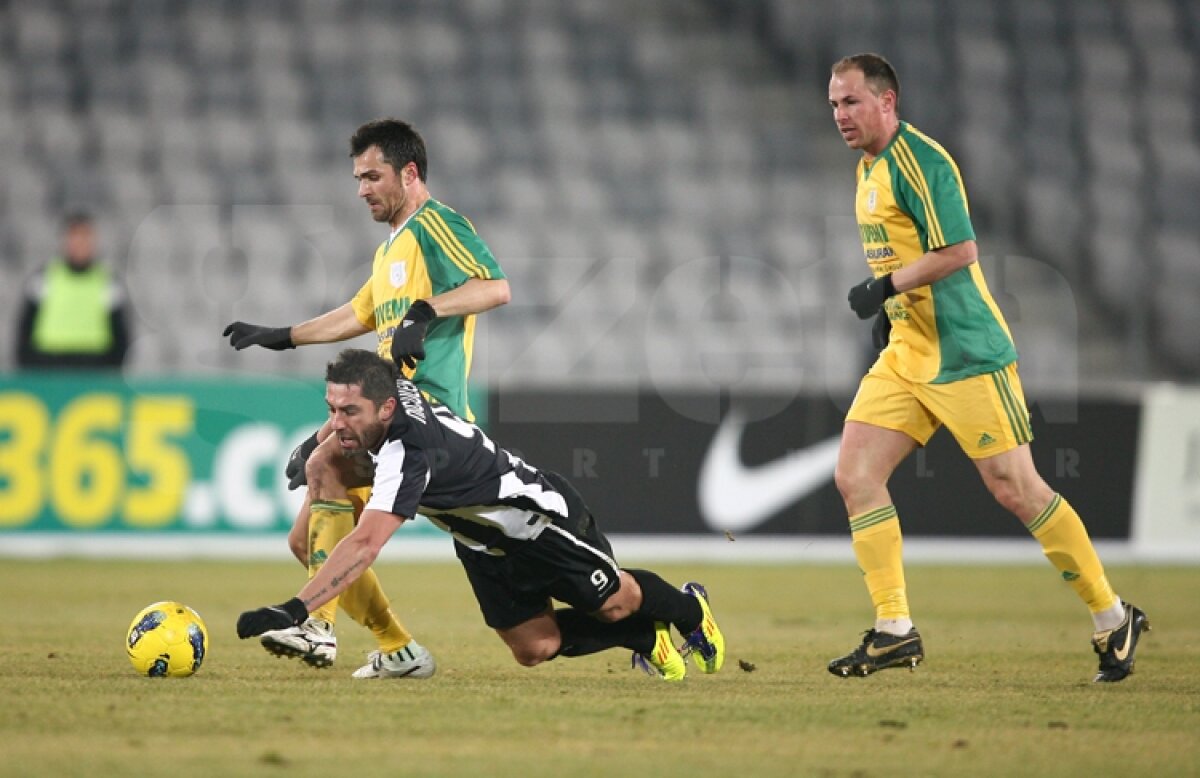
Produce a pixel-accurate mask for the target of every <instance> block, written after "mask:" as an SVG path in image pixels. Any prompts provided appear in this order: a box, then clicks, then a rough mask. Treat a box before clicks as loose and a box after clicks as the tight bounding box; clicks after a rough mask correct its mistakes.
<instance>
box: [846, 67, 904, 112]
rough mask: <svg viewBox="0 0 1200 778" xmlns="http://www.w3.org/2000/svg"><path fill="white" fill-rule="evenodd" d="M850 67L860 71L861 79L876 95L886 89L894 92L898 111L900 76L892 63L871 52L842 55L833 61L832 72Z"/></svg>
mask: <svg viewBox="0 0 1200 778" xmlns="http://www.w3.org/2000/svg"><path fill="white" fill-rule="evenodd" d="M851 69H856V70H861V71H862V74H863V79H864V80H865V81H866V82H867V85H868V86H870V87H871V91H872V92H874V93H875V94H876V95H881V94H883V93H884V92H885V91H887V90H888V89H890V90H892V91H893V92H895V93H896V111H897V112H899V110H900V78H899V77H898V76H897V75H896V69H895V68H894V67H892V63H890V62H888V61H887V60H886V59H884V58H883V57H882V56H880V55H878V54H871V53H867V54H854V55H852V56H849V57H842V58H841V59H839V60H838V61H837V62H835V63H833V72H834V74H835V75H836V74H838V73H844V72H845V71H847V70H851Z"/></svg>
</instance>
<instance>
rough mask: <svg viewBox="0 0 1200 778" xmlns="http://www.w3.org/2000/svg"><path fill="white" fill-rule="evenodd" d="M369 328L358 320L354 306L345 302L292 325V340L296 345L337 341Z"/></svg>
mask: <svg viewBox="0 0 1200 778" xmlns="http://www.w3.org/2000/svg"><path fill="white" fill-rule="evenodd" d="M370 331H371V328H370V327H368V326H367V325H365V324H363V323H362V322H361V321H359V320H358V315H357V314H355V313H354V306H353V305H351V304H350V303H345V304H344V305H341V306H339V307H337V308H334V309H333V310H332V311H327V312H326V313H323V314H321V315H320V316H318V317H316V318H315V319H309V320H308V321H306V322H303V323H302V324H297V325H296V326H294V327H292V340H293V341H294V342H295V344H296V345H297V346H306V345H310V344H313V343H337V342H339V341H343V340H349V339H350V338H356V337H358V336H359V335H366V334H367V333H368V332H370Z"/></svg>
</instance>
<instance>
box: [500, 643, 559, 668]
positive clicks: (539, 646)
mask: <svg viewBox="0 0 1200 778" xmlns="http://www.w3.org/2000/svg"><path fill="white" fill-rule="evenodd" d="M561 642H562V641H560V640H559V639H558V638H543V639H541V640H535V641H530V642H527V643H520V644H518V645H510V646H509V648H510V649H511V650H512V655H513V659H515V660H517V664H519V665H521V666H522V667H535V666H537V665H540V664H541V663H542V662H545V661H548V660H550V659H553V658H554V657H555V656H557V655H558V649H559V648H560V646H561Z"/></svg>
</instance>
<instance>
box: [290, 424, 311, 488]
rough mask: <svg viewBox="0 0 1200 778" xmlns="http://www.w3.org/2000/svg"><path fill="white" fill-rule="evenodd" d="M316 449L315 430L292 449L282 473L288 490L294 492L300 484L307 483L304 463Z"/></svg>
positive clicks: (305, 484) (304, 484)
mask: <svg viewBox="0 0 1200 778" xmlns="http://www.w3.org/2000/svg"><path fill="white" fill-rule="evenodd" d="M316 450H317V433H315V432H314V433H313V434H312V437H309V438H307V439H306V440H305V441H304V442H303V443H301V444H300V445H299V446H296V447H295V448H294V449H292V455H291V456H289V457H288V463H287V467H285V468H284V469H283V474H284V475H286V476H287V479H288V491H289V492H294V491H296V490H297V489H299V488H300V487H301V486H307V485H308V478H306V477H305V475H304V464H305V463H306V462H308V458H309V457H311V456H312V452H314V451H316Z"/></svg>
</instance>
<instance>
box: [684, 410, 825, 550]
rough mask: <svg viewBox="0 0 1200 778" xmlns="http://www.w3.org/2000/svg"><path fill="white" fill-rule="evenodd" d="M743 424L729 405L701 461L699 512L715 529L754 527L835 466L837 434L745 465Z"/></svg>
mask: <svg viewBox="0 0 1200 778" xmlns="http://www.w3.org/2000/svg"><path fill="white" fill-rule="evenodd" d="M745 426H746V422H745V417H744V415H743V414H742V413H741V412H740V411H738V410H737V409H736V408H735V409H733V410H731V411H730V412H729V414H728V415H726V417H725V418H724V419H722V420H721V426H720V427H718V428H717V434H716V436H715V437H714V438H713V442H712V444H711V445H710V446H709V448H708V453H707V454H705V456H704V462H703V463H702V464H701V466H700V486H699V489H700V494H699V498H700V515H701V516H702V517H703V519H704V522H705V523H706V524H707V525H708V526H709V527H711V528H712V529H714V530H718V531H727V532H733V531H744V530H749V529H753V528H754V527H757V526H758V525H760V524H762V523H763V522H764V521H766V520H767V519H769V518H771V517H772V516H774V515H775V514H776V513H779V511H780V510H782V509H783V508H785V507H787V506H788V505H790V504H791V503H794V502H798V501H799V500H801V499H803V498H804V497H807V496H808V495H809V494H812V493H813V492H815V491H816V490H818V489H820V488H821V487H822V486H824V485H825V484H826V483H827V482H829V481H830V480H832V478H833V470H834V468H835V467H836V466H837V458H838V447H839V446H840V445H841V441H842V438H841V436H840V435H835V436H834V437H832V438H829V439H828V440H823V441H821V442H820V443H814V444H813V445H811V446H807V447H805V448H803V449H801V450H799V451H793V452H792V453H790V454H788V455H787V456H785V457H781V458H780V459H777V460H775V461H774V462H769V463H767V464H765V465H759V466H758V467H753V468H748V467H746V466H745V465H744V464H743V463H742V457H741V453H740V449H741V440H742V430H743V429H745Z"/></svg>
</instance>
